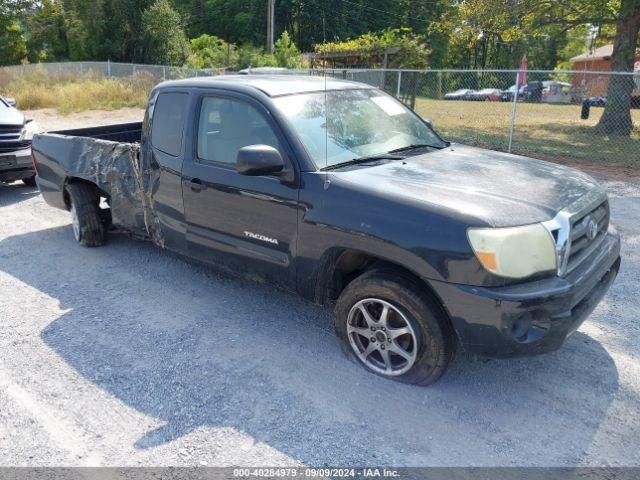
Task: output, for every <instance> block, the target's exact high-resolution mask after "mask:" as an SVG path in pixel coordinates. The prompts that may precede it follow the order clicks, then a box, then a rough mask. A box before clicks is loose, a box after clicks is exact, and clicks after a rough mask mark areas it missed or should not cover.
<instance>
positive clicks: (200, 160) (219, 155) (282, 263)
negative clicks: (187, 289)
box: [182, 95, 298, 288]
mask: <svg viewBox="0 0 640 480" xmlns="http://www.w3.org/2000/svg"><path fill="white" fill-rule="evenodd" d="M195 127H196V128H195V137H196V138H195V139H194V140H195V142H194V143H195V144H196V147H195V148H194V149H192V150H193V151H192V152H191V155H190V156H191V158H189V159H187V158H185V162H184V166H183V172H182V177H183V186H182V190H183V199H184V209H185V218H186V222H187V248H188V251H189V254H190V255H191V256H193V257H196V258H199V259H201V260H203V261H205V262H209V263H214V264H216V265H218V266H221V267H223V268H224V269H227V270H231V271H233V272H236V273H240V274H246V275H249V276H252V277H253V276H256V275H257V276H259V277H261V278H263V279H265V280H267V281H269V282H273V283H276V284H278V285H281V286H283V287H287V288H293V287H294V285H295V271H294V269H293V267H292V259H293V257H294V255H295V246H296V235H297V209H298V188H297V182H292V183H285V182H282V181H281V179H280V178H278V177H277V176H255V177H254V176H246V175H241V174H240V173H238V172H237V171H236V166H235V164H236V156H237V154H238V150H240V149H241V148H242V147H245V146H248V145H255V144H266V145H270V146H272V147H274V148H277V149H278V150H279V151H280V153H281V155H282V157H283V158H284V159H285V163H287V162H288V163H289V167H288V168H293V165H292V164H291V155H289V154H288V152H287V151H286V150H285V148H283V143H284V142H283V138H282V134H281V132H280V131H279V130H278V129H277V128H276V126H275V125H274V124H273V122H272V121H271V119H270V118H269V117H268V116H267V115H266V111H265V110H264V107H263V106H262V105H260V104H258V103H257V102H254V101H252V100H251V99H249V98H241V97H236V96H222V95H221V96H217V95H203V96H202V98H201V99H200V102H199V108H198V113H197V118H196V125H195Z"/></svg>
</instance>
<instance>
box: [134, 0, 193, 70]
mask: <svg viewBox="0 0 640 480" xmlns="http://www.w3.org/2000/svg"><path fill="white" fill-rule="evenodd" d="M141 43H142V46H143V50H142V51H143V56H142V58H143V62H145V63H159V64H167V65H182V64H184V62H185V60H186V59H187V55H188V53H189V42H188V41H187V36H186V35H185V33H184V30H183V28H182V19H181V18H180V15H179V14H178V12H176V11H175V10H174V9H173V8H172V7H171V4H170V3H169V1H168V0H155V2H154V3H153V5H151V7H149V8H148V9H147V10H145V12H144V13H143V14H142V37H141Z"/></svg>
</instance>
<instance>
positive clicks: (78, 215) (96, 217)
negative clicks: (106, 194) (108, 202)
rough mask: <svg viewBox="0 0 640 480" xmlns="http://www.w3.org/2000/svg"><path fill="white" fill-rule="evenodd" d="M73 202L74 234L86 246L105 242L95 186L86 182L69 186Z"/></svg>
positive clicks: (97, 245)
mask: <svg viewBox="0 0 640 480" xmlns="http://www.w3.org/2000/svg"><path fill="white" fill-rule="evenodd" d="M67 192H68V193H69V200H70V202H71V205H70V208H69V210H70V212H71V225H72V227H73V236H74V238H75V239H76V241H77V242H79V243H80V244H81V245H84V246H85V247H99V246H100V245H103V244H104V239H105V228H104V222H103V220H102V215H101V213H100V207H99V200H100V199H99V197H98V195H97V193H96V191H95V189H94V188H92V187H91V186H90V185H86V184H84V183H71V184H69V185H68V186H67Z"/></svg>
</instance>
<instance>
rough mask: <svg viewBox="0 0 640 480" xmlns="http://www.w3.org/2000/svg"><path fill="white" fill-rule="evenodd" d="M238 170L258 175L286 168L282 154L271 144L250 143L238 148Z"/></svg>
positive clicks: (242, 172) (241, 172)
mask: <svg viewBox="0 0 640 480" xmlns="http://www.w3.org/2000/svg"><path fill="white" fill-rule="evenodd" d="M236 170H237V171H238V173H240V174H242V175H248V176H252V177H257V176H261V175H273V174H274V173H280V172H282V170H284V160H283V159H282V155H280V152H279V151H278V150H276V149H275V148H273V147H271V146H269V145H249V146H247V147H242V148H241V149H240V150H238V156H237V157H236Z"/></svg>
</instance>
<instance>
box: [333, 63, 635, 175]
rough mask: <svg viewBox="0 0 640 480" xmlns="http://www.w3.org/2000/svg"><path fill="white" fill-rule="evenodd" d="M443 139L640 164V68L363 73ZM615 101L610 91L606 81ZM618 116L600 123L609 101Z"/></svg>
mask: <svg viewBox="0 0 640 480" xmlns="http://www.w3.org/2000/svg"><path fill="white" fill-rule="evenodd" d="M332 74H333V75H337V76H341V77H342V78H347V79H351V80H356V81H360V82H364V83H368V84H371V85H375V86H376V87H378V88H381V89H383V90H385V91H387V92H388V93H390V94H392V95H394V96H396V97H398V98H399V99H401V100H402V101H403V102H404V103H406V104H407V105H409V106H410V107H411V108H413V109H414V110H415V111H416V112H417V113H418V114H420V115H421V116H423V117H427V118H429V119H430V120H431V121H432V123H433V124H434V126H435V128H436V130H437V131H438V132H439V133H440V134H441V135H442V136H443V137H444V138H446V139H449V140H454V141H457V142H460V143H467V144H473V145H478V146H482V147H486V148H491V149H496V150H502V151H511V152H514V153H520V154H524V155H531V156H535V157H539V158H548V159H551V160H554V159H568V160H585V161H593V162H598V163H605V164H615V165H623V166H632V167H640V72H636V73H635V74H633V73H617V72H595V71H538V70H535V71H527V72H526V74H522V73H520V72H519V71H517V70H508V71H506V70H477V71H472V70H427V71H415V70H368V71H355V70H354V71H346V70H345V71H342V72H341V73H340V72H332ZM612 82H614V85H613V87H612V90H613V98H608V95H611V92H610V91H609V85H610V83H612ZM611 102H616V103H617V104H618V109H617V110H618V111H619V112H620V113H619V114H617V115H612V116H609V117H608V118H607V119H605V120H606V121H605V122H602V123H601V122H600V119H601V117H602V115H603V112H604V109H605V106H606V105H607V103H611Z"/></svg>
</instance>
